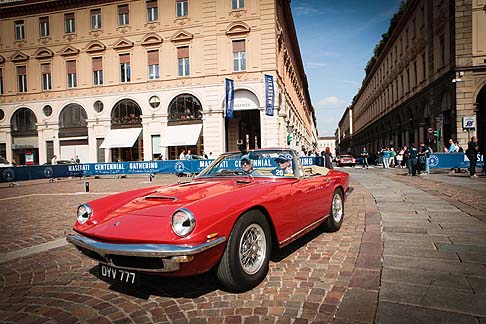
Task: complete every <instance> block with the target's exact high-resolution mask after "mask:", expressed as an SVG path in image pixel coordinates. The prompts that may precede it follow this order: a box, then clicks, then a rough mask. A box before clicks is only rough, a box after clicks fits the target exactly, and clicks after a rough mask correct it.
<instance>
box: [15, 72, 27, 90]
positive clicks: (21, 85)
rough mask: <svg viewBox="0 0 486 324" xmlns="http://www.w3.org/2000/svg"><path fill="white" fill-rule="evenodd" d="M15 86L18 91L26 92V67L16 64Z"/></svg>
mask: <svg viewBox="0 0 486 324" xmlns="http://www.w3.org/2000/svg"><path fill="white" fill-rule="evenodd" d="M17 87H18V91H19V93H24V92H27V67H25V66H17Z"/></svg>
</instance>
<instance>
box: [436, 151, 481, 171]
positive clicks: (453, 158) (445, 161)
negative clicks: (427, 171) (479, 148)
mask: <svg viewBox="0 0 486 324" xmlns="http://www.w3.org/2000/svg"><path fill="white" fill-rule="evenodd" d="M482 166H483V160H482V156H481V155H480V154H478V162H477V165H476V167H478V168H480V167H482ZM429 167H430V168H437V169H452V168H461V169H467V168H469V159H468V158H467V156H466V155H465V154H464V153H432V154H431V155H430V158H429Z"/></svg>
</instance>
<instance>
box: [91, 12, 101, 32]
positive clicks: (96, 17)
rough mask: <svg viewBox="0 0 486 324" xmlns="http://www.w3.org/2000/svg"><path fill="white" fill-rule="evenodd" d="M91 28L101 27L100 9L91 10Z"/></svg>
mask: <svg viewBox="0 0 486 324" xmlns="http://www.w3.org/2000/svg"><path fill="white" fill-rule="evenodd" d="M91 29H92V30H97V29H101V9H93V10H91Z"/></svg>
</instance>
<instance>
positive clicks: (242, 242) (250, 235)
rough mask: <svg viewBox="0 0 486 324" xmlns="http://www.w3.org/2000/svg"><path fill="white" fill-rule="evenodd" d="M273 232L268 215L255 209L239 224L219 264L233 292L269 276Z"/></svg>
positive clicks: (220, 276)
mask: <svg viewBox="0 0 486 324" xmlns="http://www.w3.org/2000/svg"><path fill="white" fill-rule="evenodd" d="M271 242H272V239H271V231H270V226H269V225H268V222H267V220H266V218H265V216H264V215H263V214H262V213H261V212H259V211H257V210H252V211H249V212H247V213H245V214H243V215H242V216H241V217H240V218H239V219H238V220H237V221H236V223H235V225H234V227H233V231H232V232H231V234H230V237H229V240H228V244H227V245H226V249H225V251H224V253H223V256H222V258H221V261H220V263H219V265H218V267H217V273H216V275H217V277H218V280H219V281H220V282H221V284H222V285H223V286H224V287H226V288H227V289H228V290H230V291H234V292H242V291H247V290H249V289H251V288H254V287H256V286H257V285H258V284H259V283H260V282H261V281H262V280H263V279H264V278H265V276H266V275H267V272H268V262H269V260H270V253H271V248H272V247H271Z"/></svg>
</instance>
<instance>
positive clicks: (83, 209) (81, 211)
mask: <svg viewBox="0 0 486 324" xmlns="http://www.w3.org/2000/svg"><path fill="white" fill-rule="evenodd" d="M92 214H93V210H92V209H91V207H89V205H87V204H82V205H80V206H79V207H78V210H77V213H76V216H77V220H78V223H79V224H84V223H86V221H87V220H88V219H89V218H90V217H91V215H92Z"/></svg>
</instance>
